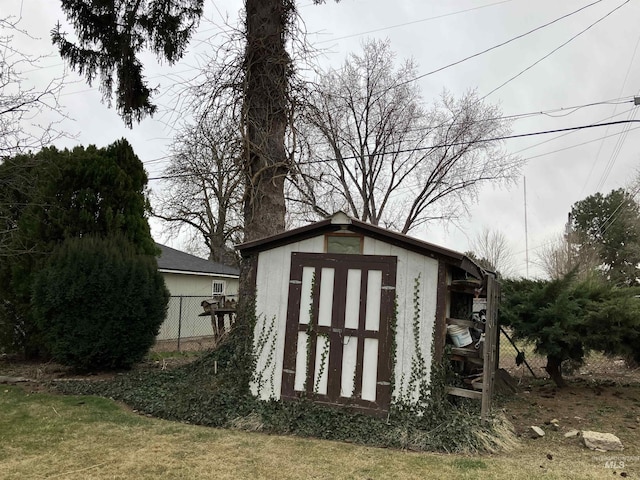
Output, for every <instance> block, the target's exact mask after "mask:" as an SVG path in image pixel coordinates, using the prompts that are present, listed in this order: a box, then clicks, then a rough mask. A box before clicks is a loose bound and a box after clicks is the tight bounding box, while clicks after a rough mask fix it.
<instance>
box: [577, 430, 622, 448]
mask: <svg viewBox="0 0 640 480" xmlns="http://www.w3.org/2000/svg"><path fill="white" fill-rule="evenodd" d="M582 441H583V442H584V445H585V447H587V448H589V449H591V450H598V451H602V452H608V451H611V450H623V449H624V446H623V445H622V442H621V441H620V439H619V438H618V437H616V436H615V435H613V434H612V433H601V432H592V431H589V430H585V431H583V432H582Z"/></svg>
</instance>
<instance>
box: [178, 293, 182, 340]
mask: <svg viewBox="0 0 640 480" xmlns="http://www.w3.org/2000/svg"><path fill="white" fill-rule="evenodd" d="M181 330H182V295H180V304H179V306H178V351H180V335H181Z"/></svg>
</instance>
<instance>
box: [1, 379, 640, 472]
mask: <svg viewBox="0 0 640 480" xmlns="http://www.w3.org/2000/svg"><path fill="white" fill-rule="evenodd" d="M0 411H1V412H2V415H0V478H2V479H25V478H29V479H49V478H57V479H69V480H71V479H78V480H79V479H100V480H102V479H132V478H135V479H143V480H144V479H189V480H192V479H193V480H197V479H211V478H216V479H226V478H229V479H239V478H252V479H273V478H278V479H301V478H313V479H342V478H344V479H413V478H415V479H418V478H420V479H423V478H456V479H471V478H480V477H481V478H483V479H513V478H549V479H601V478H615V477H614V476H613V470H612V469H607V468H605V466H604V461H603V460H602V459H598V458H597V456H598V455H601V454H594V453H593V452H590V451H588V450H586V449H584V448H583V447H581V446H580V445H579V444H578V443H577V441H566V440H565V439H564V438H563V437H562V435H561V432H553V433H551V434H549V435H548V436H547V437H545V438H544V439H539V440H535V441H534V440H530V439H526V438H523V439H522V440H521V442H520V443H519V444H518V445H516V446H514V447H513V449H512V450H511V451H510V452H508V453H500V454H494V455H486V456H462V455H439V454H429V453H412V452H404V451H396V450H386V449H376V448H369V447H362V446H357V445H352V444H345V443H337V442H327V441H319V440H312V439H301V438H296V437H283V436H269V435H264V434H261V433H247V432H240V431H235V430H216V429H211V428H206V427H197V426H192V425H184V424H179V423H172V422H167V421H161V420H156V419H151V418H147V417H143V416H139V415H137V414H135V413H133V412H129V411H127V410H125V409H124V408H122V407H120V406H118V405H116V404H115V403H114V402H111V401H109V400H106V399H101V398H92V397H71V396H70V397H62V396H52V395H49V394H44V393H35V394H34V393H32V394H28V393H26V392H25V391H23V390H21V389H18V388H12V387H5V386H0ZM631 444H632V445H633V446H632V449H633V448H636V447H637V445H638V442H635V443H634V442H631ZM632 449H628V450H627V451H625V452H624V454H625V455H627V456H633V455H640V452H638V451H632ZM547 454H552V457H553V458H552V459H551V460H550V459H548V458H547ZM638 467H640V459H637V460H635V461H631V462H627V466H625V470H624V471H625V473H627V474H628V475H629V476H630V477H631V478H634V476H635V475H637V474H638V473H639V471H638ZM620 472H621V470H620V469H618V470H617V471H616V476H618V475H619V474H620ZM636 478H637V477H636Z"/></svg>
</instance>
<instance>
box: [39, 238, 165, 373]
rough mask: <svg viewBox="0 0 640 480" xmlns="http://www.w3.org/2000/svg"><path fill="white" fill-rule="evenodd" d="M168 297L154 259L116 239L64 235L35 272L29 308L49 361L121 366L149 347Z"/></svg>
mask: <svg viewBox="0 0 640 480" xmlns="http://www.w3.org/2000/svg"><path fill="white" fill-rule="evenodd" d="M168 301H169V292H168V291H167V289H166V287H165V285H164V279H163V277H162V275H161V274H160V273H159V272H158V270H157V262H156V259H155V257H153V256H150V255H141V254H137V253H136V252H135V249H134V246H133V245H132V244H131V243H130V242H129V241H128V240H126V239H124V238H123V237H120V236H117V237H110V238H106V239H102V238H96V237H92V236H88V237H83V238H70V239H68V240H65V241H64V242H63V243H62V245H61V246H60V247H58V248H57V249H56V250H54V252H53V253H52V255H51V256H50V258H49V259H48V261H47V262H46V264H45V267H44V268H43V269H42V270H41V271H40V272H38V274H37V276H36V279H35V282H34V285H33V297H32V301H31V304H32V306H33V312H34V316H35V320H36V323H37V324H38V327H39V328H40V330H41V331H42V332H43V337H44V342H45V346H46V348H47V349H48V350H49V353H50V354H51V355H52V357H53V358H54V359H55V360H56V361H58V362H60V363H62V364H64V365H68V366H72V367H75V368H77V369H79V370H93V369H120V368H129V367H131V366H132V365H133V364H134V363H136V362H138V361H140V360H141V359H142V358H143V357H144V355H145V354H146V353H147V352H148V350H149V348H150V347H151V346H152V345H153V343H154V340H155V336H156V335H157V334H158V330H159V328H160V325H161V324H162V322H163V320H164V317H165V314H166V308H167V303H168Z"/></svg>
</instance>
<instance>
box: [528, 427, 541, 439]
mask: <svg viewBox="0 0 640 480" xmlns="http://www.w3.org/2000/svg"><path fill="white" fill-rule="evenodd" d="M529 430H530V433H531V437H532V438H541V437H544V430H542V429H541V428H540V427H535V426H531V428H530V429H529Z"/></svg>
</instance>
